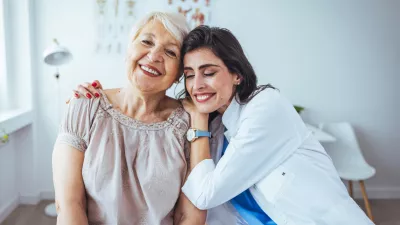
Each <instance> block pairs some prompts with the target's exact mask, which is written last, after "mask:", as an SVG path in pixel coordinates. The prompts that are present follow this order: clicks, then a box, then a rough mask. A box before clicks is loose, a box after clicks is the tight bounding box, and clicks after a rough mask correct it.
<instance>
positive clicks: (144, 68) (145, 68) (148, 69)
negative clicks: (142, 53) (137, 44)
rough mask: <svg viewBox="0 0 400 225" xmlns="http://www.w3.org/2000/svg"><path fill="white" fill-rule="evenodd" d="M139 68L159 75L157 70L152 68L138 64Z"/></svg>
mask: <svg viewBox="0 0 400 225" xmlns="http://www.w3.org/2000/svg"><path fill="white" fill-rule="evenodd" d="M140 68H142V70H145V71H147V72H149V73H152V74H154V75H160V74H159V73H157V71H155V70H152V69H150V68H149V67H147V66H140Z"/></svg>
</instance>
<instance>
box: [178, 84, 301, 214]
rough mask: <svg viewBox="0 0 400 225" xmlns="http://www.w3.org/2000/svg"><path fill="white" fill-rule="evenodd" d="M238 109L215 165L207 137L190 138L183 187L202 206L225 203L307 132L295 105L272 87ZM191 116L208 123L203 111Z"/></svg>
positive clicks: (285, 155) (275, 163) (278, 161)
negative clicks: (232, 132)
mask: <svg viewBox="0 0 400 225" xmlns="http://www.w3.org/2000/svg"><path fill="white" fill-rule="evenodd" d="M241 114H242V115H241V118H240V119H239V121H237V123H239V124H238V132H237V133H236V134H235V136H233V137H232V138H231V139H230V143H229V145H228V148H227V149H226V151H225V154H224V156H223V157H222V158H221V159H220V161H219V162H218V164H217V165H215V164H214V162H213V160H211V159H209V151H210V149H209V146H208V145H207V142H208V140H207V139H198V140H196V141H195V142H193V143H192V144H191V148H192V149H191V158H190V159H191V163H192V168H193V170H192V173H191V174H190V175H189V177H188V179H187V181H186V183H185V185H184V186H183V188H182V191H183V192H184V193H185V195H186V196H187V197H188V198H189V200H190V201H191V202H192V203H193V204H194V205H195V206H196V207H198V208H200V209H209V208H212V207H215V206H218V205H220V204H223V203H225V202H227V201H229V200H231V199H232V198H234V197H235V196H236V195H238V194H240V193H241V192H243V191H245V190H246V189H248V188H250V187H251V186H252V185H254V184H256V183H257V182H258V181H259V180H260V179H261V178H263V177H265V176H266V175H268V174H269V173H270V172H271V171H272V170H273V169H275V168H276V167H277V166H278V165H279V164H281V163H282V162H283V161H284V160H285V159H287V158H288V157H289V156H290V155H291V154H293V152H294V151H295V150H296V149H298V147H299V146H300V145H301V143H302V142H303V141H304V139H305V138H306V136H307V135H308V133H307V131H306V128H305V126H304V124H303V122H302V121H301V119H300V118H299V116H298V115H297V114H296V112H295V110H294V109H293V106H292V105H291V104H290V103H289V102H288V101H286V100H285V99H283V98H282V97H280V95H279V94H278V93H276V92H275V91H273V92H272V93H271V91H263V92H261V93H259V94H258V95H257V96H256V97H254V98H253V99H252V100H251V101H250V102H249V103H248V105H246V108H245V109H243V111H242V113H241ZM198 118H201V120H199V119H198ZM193 119H197V121H192V123H193V124H197V126H201V125H205V123H206V121H205V118H204V117H197V118H195V117H194V118H192V120H193ZM235 119H237V118H235Z"/></svg>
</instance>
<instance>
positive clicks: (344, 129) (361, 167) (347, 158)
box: [319, 122, 376, 220]
mask: <svg viewBox="0 0 400 225" xmlns="http://www.w3.org/2000/svg"><path fill="white" fill-rule="evenodd" d="M319 127H320V129H322V130H323V131H325V132H327V133H330V134H331V135H333V136H334V137H335V138H336V141H335V142H332V143H324V147H325V150H326V152H327V153H328V155H329V156H330V157H331V158H332V161H333V164H334V165H335V167H336V170H337V171H338V173H339V176H340V177H341V178H342V179H344V180H348V181H349V185H348V188H349V194H350V196H351V197H353V182H352V181H358V182H359V183H360V187H361V192H362V195H363V199H364V203H365V208H366V210H367V214H368V217H369V218H370V219H371V220H373V217H372V212H371V207H370V204H369V201H368V196H367V193H366V190H365V184H364V180H366V179H369V178H371V177H373V176H374V175H375V172H376V171H375V168H374V167H372V166H370V165H369V164H368V163H367V162H366V161H365V159H364V156H363V155H362V152H361V149H360V146H359V145H358V141H357V138H356V135H355V133H354V130H353V128H352V127H351V125H350V124H349V123H346V122H342V123H322V124H320V125H319Z"/></svg>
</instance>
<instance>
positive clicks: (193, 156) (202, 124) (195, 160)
mask: <svg viewBox="0 0 400 225" xmlns="http://www.w3.org/2000/svg"><path fill="white" fill-rule="evenodd" d="M191 127H192V128H196V129H199V130H204V131H208V114H206V115H205V114H196V115H191ZM190 148H191V150H190V169H191V170H192V169H193V168H194V167H195V166H196V165H197V164H199V163H200V162H201V161H203V160H204V159H211V154H210V144H209V138H207V137H201V138H199V139H197V140H195V141H194V142H192V143H191V145H190Z"/></svg>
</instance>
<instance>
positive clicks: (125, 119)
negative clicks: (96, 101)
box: [99, 89, 184, 130]
mask: <svg viewBox="0 0 400 225" xmlns="http://www.w3.org/2000/svg"><path fill="white" fill-rule="evenodd" d="M99 92H100V94H101V99H100V104H101V105H102V108H103V109H104V110H105V111H106V112H108V113H109V114H110V115H111V116H112V117H113V118H114V119H115V120H117V121H118V122H120V123H121V124H124V125H126V126H129V127H133V128H138V129H147V130H149V129H150V130H159V129H163V128H165V127H167V126H169V125H172V124H173V122H174V120H175V118H179V116H180V115H182V114H183V112H184V109H183V106H181V105H180V106H179V107H177V108H176V109H174V110H173V111H172V112H171V114H170V115H169V116H168V118H167V119H166V120H164V121H160V122H154V123H145V122H142V121H140V120H137V119H134V118H131V117H129V116H127V115H125V114H123V113H122V112H121V111H119V110H117V109H115V108H114V107H113V105H112V104H111V102H110V100H109V99H108V97H107V96H106V94H105V93H104V91H103V90H101V89H99Z"/></svg>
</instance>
